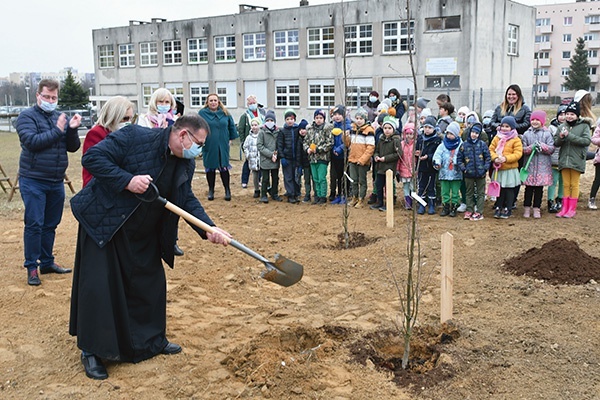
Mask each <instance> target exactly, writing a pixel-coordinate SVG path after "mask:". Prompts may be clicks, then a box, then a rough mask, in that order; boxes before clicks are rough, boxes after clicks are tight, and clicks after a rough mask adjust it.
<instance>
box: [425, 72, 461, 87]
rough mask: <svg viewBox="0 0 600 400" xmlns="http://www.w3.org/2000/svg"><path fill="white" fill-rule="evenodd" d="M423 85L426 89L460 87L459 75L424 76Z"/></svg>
mask: <svg viewBox="0 0 600 400" xmlns="http://www.w3.org/2000/svg"><path fill="white" fill-rule="evenodd" d="M425 87H426V88H428V89H442V88H451V89H460V76H459V75H450V76H426V77H425Z"/></svg>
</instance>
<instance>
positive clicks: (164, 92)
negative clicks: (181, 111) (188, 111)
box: [148, 88, 177, 115]
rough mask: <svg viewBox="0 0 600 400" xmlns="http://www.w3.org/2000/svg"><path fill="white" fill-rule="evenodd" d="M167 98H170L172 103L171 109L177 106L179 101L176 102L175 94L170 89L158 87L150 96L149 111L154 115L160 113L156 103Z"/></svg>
mask: <svg viewBox="0 0 600 400" xmlns="http://www.w3.org/2000/svg"><path fill="white" fill-rule="evenodd" d="M166 99H168V100H169V101H170V103H171V110H174V109H176V108H177V103H175V97H173V94H172V93H171V92H170V91H169V89H165V88H158V89H156V90H155V91H154V93H152V96H151V97H150V103H149V104H148V112H149V113H150V114H152V115H158V108H156V103H158V101H159V100H166Z"/></svg>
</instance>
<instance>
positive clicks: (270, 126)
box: [256, 110, 283, 203]
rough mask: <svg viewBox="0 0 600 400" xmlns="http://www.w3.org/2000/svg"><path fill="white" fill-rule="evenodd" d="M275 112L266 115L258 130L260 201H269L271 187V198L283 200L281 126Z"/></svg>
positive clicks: (268, 112)
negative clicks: (280, 162) (279, 139)
mask: <svg viewBox="0 0 600 400" xmlns="http://www.w3.org/2000/svg"><path fill="white" fill-rule="evenodd" d="M275 121H276V118H275V113H274V112H273V111H271V110H269V111H267V113H266V115H265V123H264V125H263V127H262V128H260V131H259V132H258V139H257V140H256V147H257V148H258V152H259V153H260V170H261V174H262V177H261V188H260V202H261V203H268V202H269V198H268V197H267V190H268V188H269V186H270V187H271V193H270V194H271V198H272V199H273V200H275V201H282V200H283V199H282V198H281V197H280V196H279V157H278V155H277V138H278V136H279V135H280V132H279V128H277V126H276V125H275ZM271 180H272V182H271Z"/></svg>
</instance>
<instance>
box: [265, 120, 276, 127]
mask: <svg viewBox="0 0 600 400" xmlns="http://www.w3.org/2000/svg"><path fill="white" fill-rule="evenodd" d="M265 126H266V127H267V128H268V129H273V128H274V127H275V122H273V121H267V122H265Z"/></svg>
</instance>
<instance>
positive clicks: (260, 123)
mask: <svg viewBox="0 0 600 400" xmlns="http://www.w3.org/2000/svg"><path fill="white" fill-rule="evenodd" d="M253 122H256V124H257V125H258V126H261V125H262V121H261V119H260V117H254V118H252V119H251V120H250V124H252V123H253Z"/></svg>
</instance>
